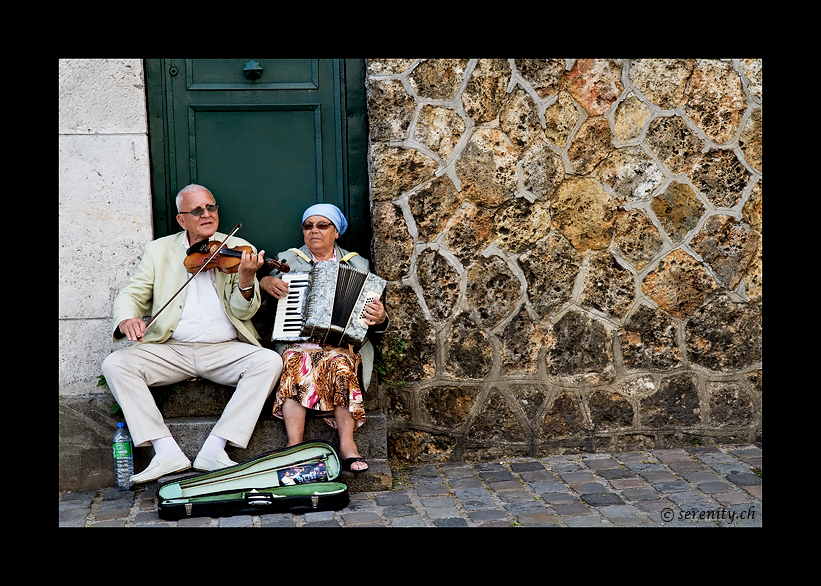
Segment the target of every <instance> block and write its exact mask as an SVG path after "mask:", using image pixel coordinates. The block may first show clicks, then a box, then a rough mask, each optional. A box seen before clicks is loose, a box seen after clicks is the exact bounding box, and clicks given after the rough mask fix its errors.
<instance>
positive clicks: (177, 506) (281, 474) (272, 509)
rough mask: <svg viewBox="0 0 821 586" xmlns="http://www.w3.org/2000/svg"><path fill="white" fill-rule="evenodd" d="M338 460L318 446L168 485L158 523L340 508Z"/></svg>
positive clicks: (344, 493)
mask: <svg viewBox="0 0 821 586" xmlns="http://www.w3.org/2000/svg"><path fill="white" fill-rule="evenodd" d="M340 467H341V465H340V461H339V456H338V455H337V453H336V450H334V448H333V447H332V446H331V445H330V444H328V443H326V442H323V441H309V442H303V443H301V444H297V445H295V446H291V447H288V448H282V449H279V450H275V451H273V452H268V453H266V454H262V455H261V456H257V457H256V458H253V459H251V460H248V461H247V462H242V463H241V464H237V465H235V466H229V467H228V468H222V469H220V470H215V471H213V472H204V473H202V474H197V475H194V476H189V477H186V478H181V479H176V480H171V481H168V482H166V483H164V484H163V485H162V486H160V488H159V490H158V493H157V495H158V500H159V515H160V518H161V519H166V520H177V519H185V518H186V517H230V516H233V515H264V514H269V513H284V512H290V513H306V512H311V511H329V510H334V511H336V510H339V509H342V508H344V507H345V506H346V505H347V504H348V502H349V500H350V499H349V496H348V486H347V485H345V484H343V483H341V482H334V480H335V479H336V478H337V477H338V476H339V471H340Z"/></svg>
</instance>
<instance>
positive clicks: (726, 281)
mask: <svg viewBox="0 0 821 586" xmlns="http://www.w3.org/2000/svg"><path fill="white" fill-rule="evenodd" d="M367 97H368V116H369V124H370V141H371V144H370V149H369V151H370V152H369V168H370V177H371V197H372V218H373V232H374V240H373V247H374V250H373V261H374V266H375V270H376V272H378V273H379V274H380V275H382V276H383V277H385V278H386V279H387V280H388V281H389V286H388V289H387V291H386V295H385V303H386V305H387V307H388V310H389V312H390V314H391V318H392V326H391V329H390V331H389V332H388V334H387V336H386V337H385V339H384V340H383V342H382V345H381V352H382V361H381V364H380V365H379V369H380V370H381V376H380V377H379V382H378V384H377V385H375V386H374V387H372V389H374V388H375V389H376V390H377V393H376V398H375V399H374V400H376V401H378V403H379V406H380V407H382V408H383V409H384V410H385V411H386V412H387V414H388V440H389V450H390V453H391V455H393V456H395V457H397V458H405V459H410V460H420V461H445V460H452V459H489V458H496V457H499V456H503V455H507V456H512V455H525V454H529V455H536V454H539V453H561V452H568V451H595V450H620V449H636V448H647V447H670V446H680V445H685V444H693V443H718V442H735V441H744V442H747V441H756V440H758V441H760V440H761V429H762V428H761V423H762V421H761V419H762V417H761V415H762V412H761V402H762V213H761V206H762V164H761V163H762V140H761V125H762V120H761V116H762V61H761V60H760V59H759V60H756V59H740V60H700V59H669V60H656V59H643V60H598V59H578V60H575V59H487V60H485V59H428V60H424V59H373V60H369V61H368V78H367Z"/></svg>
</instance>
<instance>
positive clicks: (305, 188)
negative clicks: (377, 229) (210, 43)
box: [146, 59, 371, 257]
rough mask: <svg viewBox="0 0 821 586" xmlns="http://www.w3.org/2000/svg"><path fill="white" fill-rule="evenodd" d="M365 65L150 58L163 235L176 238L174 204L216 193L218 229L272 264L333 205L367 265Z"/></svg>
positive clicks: (346, 242)
mask: <svg viewBox="0 0 821 586" xmlns="http://www.w3.org/2000/svg"><path fill="white" fill-rule="evenodd" d="M364 67H365V65H364V61H361V60H342V59H254V60H252V59H153V60H146V85H147V95H148V116H149V140H150V149H151V167H152V191H153V198H154V220H155V234H156V236H163V235H166V234H171V233H174V232H177V231H178V230H179V226H178V225H177V222H176V219H175V216H176V213H177V211H176V205H175V202H174V199H175V197H176V194H177V192H178V191H179V190H180V189H181V188H182V187H184V186H186V185H188V184H189V183H199V184H201V185H204V186H206V187H207V188H208V189H210V190H211V191H212V193H213V194H214V197H215V198H216V200H217V203H219V204H220V230H221V231H223V232H228V231H230V230H231V229H232V228H233V227H234V225H236V224H237V223H242V228H241V229H240V230H239V232H237V236H240V237H242V238H244V239H245V240H248V241H249V242H251V243H252V244H254V246H256V247H257V249H264V250H265V251H266V256H269V257H273V256H274V255H276V254H277V253H278V252H280V251H282V250H285V249H287V248H290V247H292V246H301V245H302V243H303V240H302V231H301V229H300V220H301V218H302V212H303V211H304V210H305V208H307V207H308V206H309V205H312V204H314V203H320V202H327V203H333V204H335V205H337V206H338V207H339V208H340V209H341V210H343V212H344V213H345V216H346V217H347V218H348V222H349V225H350V226H349V228H348V231H347V232H346V234H345V235H344V236H343V238H342V240H341V241H340V244H341V245H342V246H343V247H344V248H348V249H352V250H356V251H357V252H359V253H360V254H362V255H363V256H365V257H369V256H370V236H371V234H370V217H369V207H368V194H367V167H366V152H367V145H366V122H365V98H364V86H365V82H364V80H365V72H364Z"/></svg>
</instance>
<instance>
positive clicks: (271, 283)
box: [259, 277, 288, 299]
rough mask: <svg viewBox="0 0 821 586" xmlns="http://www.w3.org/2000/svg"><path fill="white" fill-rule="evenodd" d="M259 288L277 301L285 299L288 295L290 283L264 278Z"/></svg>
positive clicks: (274, 278)
mask: <svg viewBox="0 0 821 586" xmlns="http://www.w3.org/2000/svg"><path fill="white" fill-rule="evenodd" d="M259 287H260V289H262V290H263V291H265V292H266V293H268V295H270V296H272V297H276V298H277V299H284V298H285V297H286V296H287V295H288V283H286V282H285V281H283V280H282V279H278V278H276V277H262V279H260V281H259Z"/></svg>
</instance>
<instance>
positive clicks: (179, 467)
mask: <svg viewBox="0 0 821 586" xmlns="http://www.w3.org/2000/svg"><path fill="white" fill-rule="evenodd" d="M190 467H191V460H189V459H188V458H186V457H185V454H183V453H182V452H180V453H179V454H178V455H177V456H175V457H174V458H172V459H170V460H165V461H164V462H159V461H157V456H154V458H153V459H152V460H151V462H150V463H149V464H148V467H147V468H146V469H145V470H143V471H142V472H140V473H139V474H135V475H134V476H132V477H131V483H132V484H138V483H141V482H150V481H152V480H156V479H157V478H159V477H160V476H165V475H166V474H172V473H174V472H182V471H183V470H187V469H188V468H190Z"/></svg>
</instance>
